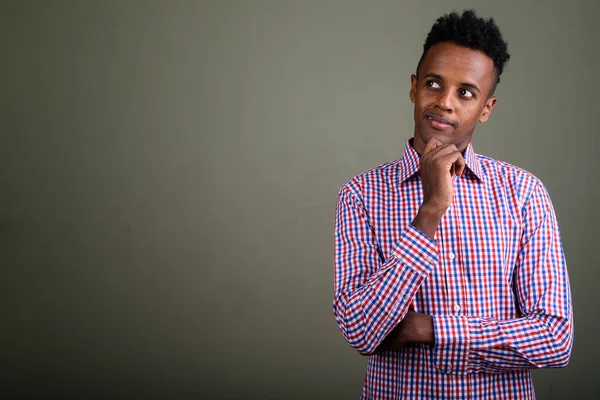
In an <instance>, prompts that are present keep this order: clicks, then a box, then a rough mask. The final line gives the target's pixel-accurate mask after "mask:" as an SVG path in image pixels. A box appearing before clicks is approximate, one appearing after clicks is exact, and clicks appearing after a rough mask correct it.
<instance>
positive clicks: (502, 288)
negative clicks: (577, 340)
mask: <svg viewBox="0 0 600 400" xmlns="http://www.w3.org/2000/svg"><path fill="white" fill-rule="evenodd" d="M508 58H509V55H508V53H507V45H506V42H504V40H503V39H502V36H501V34H500V32H499V30H498V27H497V26H496V24H495V22H494V20H493V19H489V20H485V19H482V18H479V17H477V16H476V15H475V13H474V12H473V11H472V10H469V11H465V12H464V13H463V14H462V15H458V14H456V13H451V14H449V15H445V16H443V17H441V18H439V19H438V20H437V22H436V23H435V24H434V26H433V28H432V29H431V32H430V33H429V35H428V37H427V40H426V42H425V45H424V51H423V55H422V57H421V60H420V61H419V64H418V67H417V71H416V75H413V76H412V77H411V80H412V84H411V90H410V99H411V101H412V102H413V103H414V105H415V106H414V119H415V129H414V137H413V138H412V139H411V140H409V141H408V143H407V144H406V147H405V149H404V154H403V156H402V158H400V159H398V160H396V161H393V162H390V163H387V164H383V165H381V166H379V167H376V168H373V169H371V170H369V171H367V172H364V173H362V174H360V175H358V176H356V177H354V178H353V179H351V180H350V181H348V182H347V183H346V184H344V185H343V186H342V188H341V190H340V193H339V198H338V204H337V211H336V236H335V296H334V307H333V309H334V314H335V317H336V320H337V323H338V325H339V327H340V329H341V331H342V333H343V335H344V337H345V338H346V340H347V341H348V343H349V344H350V345H351V346H352V347H354V348H355V349H356V350H358V351H359V352H360V353H361V354H364V355H368V356H369V362H368V367H367V373H366V377H365V381H364V384H363V391H362V398H364V399H442V398H448V399H533V398H535V394H534V390H533V383H532V380H531V375H530V372H529V370H530V369H531V368H548V367H564V366H566V365H567V363H568V361H569V357H570V354H571V346H572V335H573V320H572V311H571V294H570V287H569V279H568V275H567V269H566V264H565V259H564V254H563V250H562V246H561V241H560V236H559V231H558V226H557V222H556V216H555V214H554V210H553V208H552V204H551V202H550V198H549V197H548V194H547V192H546V190H545V188H544V186H543V185H542V183H541V182H540V181H539V180H538V179H536V178H535V177H534V176H533V175H531V174H530V173H528V172H526V171H524V170H522V169H519V168H517V167H515V166H513V165H510V164H507V163H505V162H501V161H497V160H493V159H491V158H489V157H485V156H482V155H479V154H476V153H475V152H474V151H473V147H472V145H471V136H472V135H473V131H474V129H475V126H476V125H477V123H478V122H481V123H483V122H486V121H487V119H488V118H489V116H490V114H491V112H492V109H493V108H494V105H495V104H496V97H494V96H493V94H494V89H495V87H496V84H497V83H498V82H499V81H500V78H499V77H500V74H501V73H502V70H503V68H504V64H505V62H506V61H507V60H508Z"/></svg>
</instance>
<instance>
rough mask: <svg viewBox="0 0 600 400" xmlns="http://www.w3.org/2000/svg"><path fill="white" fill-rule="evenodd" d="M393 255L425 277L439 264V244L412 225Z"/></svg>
mask: <svg viewBox="0 0 600 400" xmlns="http://www.w3.org/2000/svg"><path fill="white" fill-rule="evenodd" d="M392 254H393V255H394V256H395V257H396V258H398V259H399V260H400V261H402V262H403V263H404V264H406V265H408V266H410V267H411V268H413V269H414V270H415V271H417V272H418V273H419V274H421V275H423V276H428V275H429V273H430V272H431V270H432V268H433V267H434V266H435V265H437V263H438V251H437V243H436V241H435V240H433V239H431V238H430V237H429V236H427V235H426V234H424V233H423V232H421V231H420V230H418V229H417V228H415V227H414V225H413V224H410V225H409V226H408V228H407V229H405V230H404V232H403V233H402V236H401V237H400V240H399V241H398V243H397V244H396V247H394V249H393V250H392Z"/></svg>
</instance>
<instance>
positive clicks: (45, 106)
mask: <svg viewBox="0 0 600 400" xmlns="http://www.w3.org/2000/svg"><path fill="white" fill-rule="evenodd" d="M467 7H475V8H476V9H477V11H478V13H479V14H480V15H481V16H484V17H494V18H495V19H496V21H497V23H498V24H499V26H500V28H501V30H502V32H503V33H504V35H505V39H506V40H507V41H508V43H509V51H510V54H511V55H512V58H511V60H510V62H509V64H508V65H507V68H506V70H505V73H504V74H503V76H502V81H501V83H500V85H499V86H498V89H497V96H498V104H497V107H496V108H495V110H494V113H493V115H492V118H491V120H490V121H489V122H488V123H487V124H486V125H480V126H479V127H478V128H477V129H476V131H475V135H474V138H473V142H474V147H475V150H476V151H477V152H479V153H482V154H486V155H489V156H491V157H494V158H498V159H501V160H505V161H508V162H510V163H513V164H516V165H518V166H520V167H522V168H525V169H527V170H529V171H530V172H532V173H533V174H535V175H536V176H537V177H539V178H540V179H541V180H542V181H543V182H544V184H545V185H546V187H547V189H548V191H549V193H550V195H551V198H552V200H553V203H554V206H555V209H556V213H557V216H558V221H559V225H560V228H561V234H562V238H563V244H564V250H565V253H566V257H567V263H568V267H569V273H570V277H571V286H572V290H573V305H574V311H575V312H574V315H575V341H574V350H573V355H572V358H571V363H570V365H569V366H568V367H567V368H566V369H559V370H543V371H535V372H534V377H535V385H536V391H537V395H538V398H539V399H566V398H569V399H570V398H577V399H586V398H589V399H591V398H594V395H595V394H596V393H597V392H598V390H599V389H600V388H599V382H600V379H599V378H600V376H599V374H598V369H597V365H598V358H599V356H600V352H599V350H598V348H599V347H598V344H597V340H596V337H597V332H598V330H599V329H600V326H599V325H600V324H599V322H598V321H599V320H598V318H597V317H596V315H597V312H596V308H597V306H598V305H599V300H598V299H599V297H600V295H599V294H598V291H597V287H598V285H597V281H598V279H599V278H600V272H599V268H600V265H599V264H600V263H599V261H600V257H599V255H598V254H599V251H598V248H599V244H598V239H597V237H598V235H597V232H596V229H598V225H599V224H600V218H599V217H598V211H597V207H598V203H599V200H600V197H599V194H600V185H598V183H599V177H598V175H599V173H600V169H599V167H598V163H599V161H600V157H598V152H599V146H598V145H599V144H600V140H599V139H598V138H599V136H600V134H599V128H600V126H599V117H598V115H599V109H600V102H599V100H598V99H599V97H598V93H600V84H599V81H600V78H598V76H597V73H598V71H600V59H599V57H600V51H599V44H598V41H599V39H600V28H599V26H600V24H598V21H597V16H598V14H599V13H600V6H599V5H598V2H595V1H592V0H590V1H574V0H573V1H568V2H564V1H560V2H559V1H555V2H550V1H546V2H541V1H537V2H534V1H531V2H522V1H500V2H497V1H477V2H475V1H471V2H469V1H454V2H448V1H442V0H439V1H429V2H418V3H417V2H408V1H407V2H402V1H366V0H364V1H350V0H348V1H346V0H314V1H287V0H281V1H278V0H271V1H259V0H246V1H242V0H240V1H212V2H206V1H133V0H128V1H114V0H113V1H70V2H67V1H2V3H1V6H0V44H1V46H2V47H1V53H0V54H2V62H1V63H0V70H1V74H0V77H1V78H0V79H1V82H0V83H1V85H0V113H1V114H0V134H1V137H0V139H1V142H0V189H1V192H0V266H1V272H2V274H1V280H0V282H1V288H2V289H1V298H0V306H1V314H0V315H1V316H2V325H1V326H2V328H1V329H0V332H1V333H0V346H1V348H0V359H1V362H0V365H1V370H0V391H2V393H1V394H2V395H4V396H5V397H6V398H15V399H17V398H40V399H43V398H62V399H69V398H77V399H83V398H86V399H154V398H162V399H191V398H201V399H352V398H358V397H359V393H360V390H361V385H362V380H363V377H364V374H365V367H366V362H367V359H366V358H364V357H361V356H360V355H358V353H356V352H355V351H353V350H352V349H351V348H350V347H349V346H348V345H347V344H346V343H345V341H344V339H343V337H342V335H341V334H340V332H339V330H338V328H337V326H336V323H335V320H334V317H333V313H332V299H333V234H334V212H335V204H336V200H337V194H338V190H339V188H340V186H341V185H342V184H343V183H344V182H346V181H347V180H348V179H350V178H351V177H352V176H354V175H356V174H358V173H360V172H363V171H365V170H366V169H369V168H371V167H374V166H376V165H379V164H382V163H384V162H387V161H391V160H394V159H397V158H399V157H401V155H402V151H403V148H404V144H405V142H406V140H407V139H408V138H409V137H411V136H412V133H413V131H412V130H413V119H412V118H413V117H412V110H413V108H412V103H410V101H409V97H408V92H409V83H410V74H411V73H413V72H414V70H415V67H416V64H417V61H418V59H419V57H420V55H421V51H422V45H423V42H424V40H425V37H426V34H427V32H428V31H429V29H430V27H431V25H432V24H433V22H434V21H435V19H436V18H437V17H439V16H441V15H442V14H444V13H446V12H449V11H451V10H452V9H456V10H459V11H461V10H463V9H464V8H467Z"/></svg>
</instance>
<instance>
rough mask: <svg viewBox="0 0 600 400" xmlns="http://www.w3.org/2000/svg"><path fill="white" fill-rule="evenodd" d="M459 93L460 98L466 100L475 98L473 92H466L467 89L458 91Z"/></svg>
mask: <svg viewBox="0 0 600 400" xmlns="http://www.w3.org/2000/svg"><path fill="white" fill-rule="evenodd" d="M459 93H460V95H461V96H462V97H464V98H467V99H472V98H473V97H475V95H474V94H473V92H471V91H470V90H467V89H460V90H459Z"/></svg>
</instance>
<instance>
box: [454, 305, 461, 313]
mask: <svg viewBox="0 0 600 400" xmlns="http://www.w3.org/2000/svg"><path fill="white" fill-rule="evenodd" d="M454 311H455V312H459V311H460V306H459V305H458V304H455V305H454Z"/></svg>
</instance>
